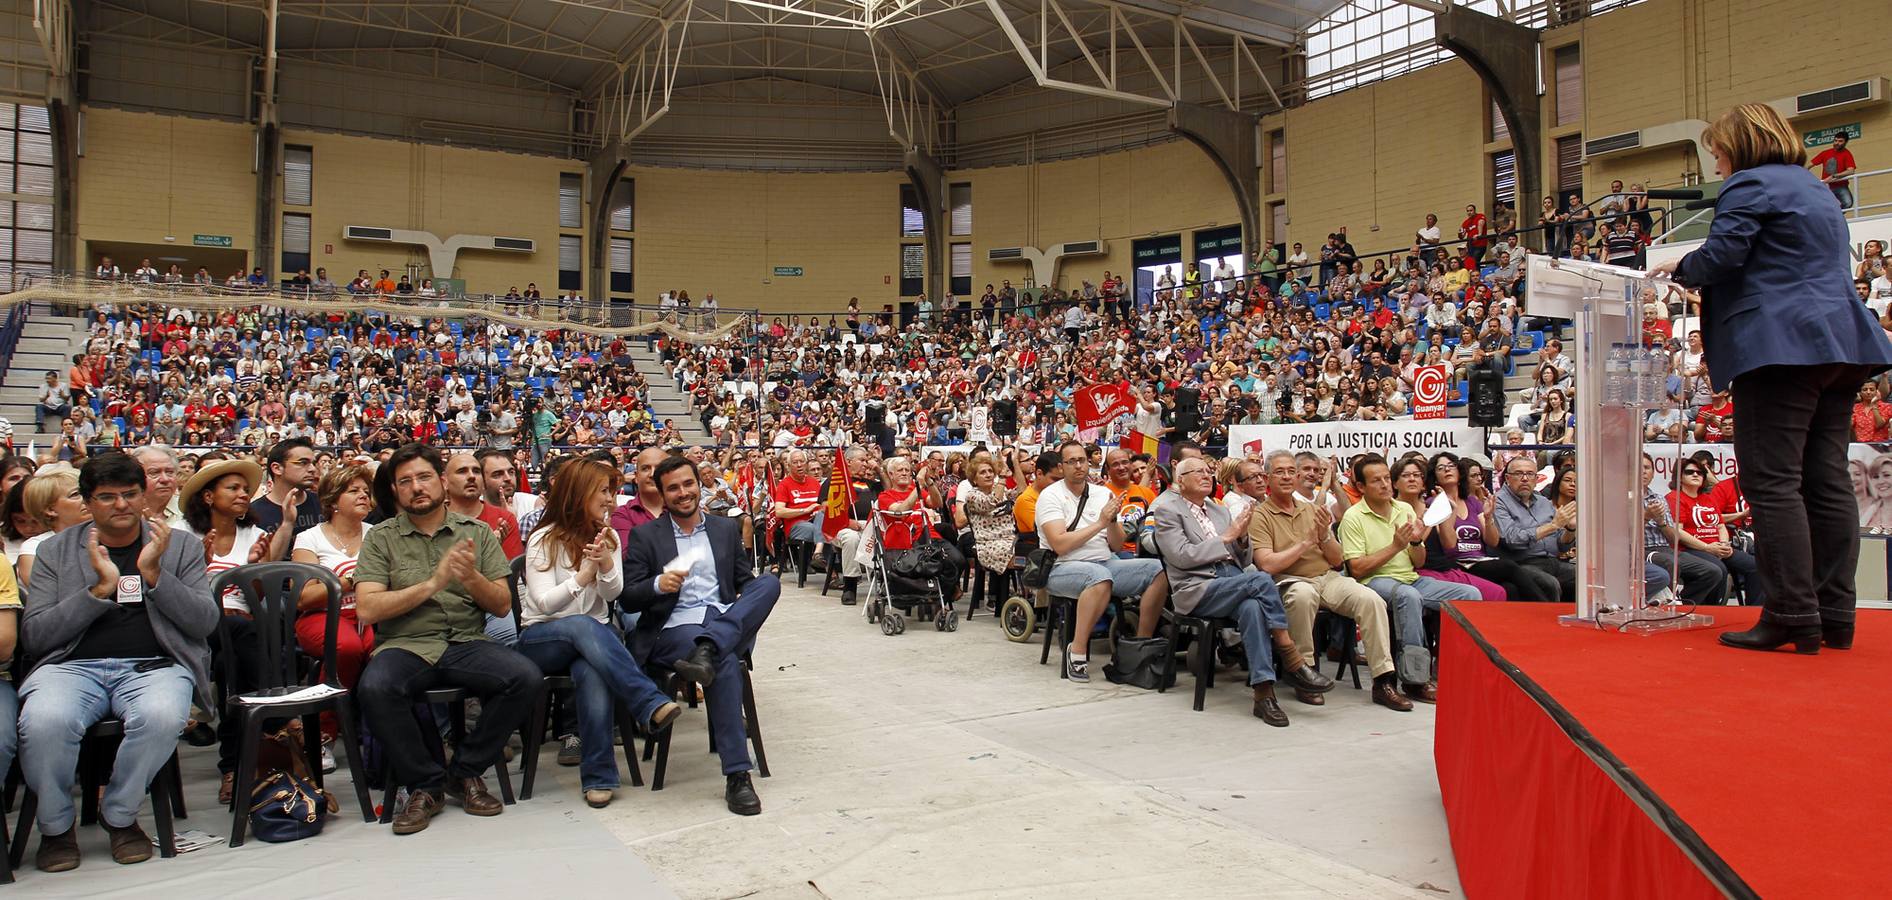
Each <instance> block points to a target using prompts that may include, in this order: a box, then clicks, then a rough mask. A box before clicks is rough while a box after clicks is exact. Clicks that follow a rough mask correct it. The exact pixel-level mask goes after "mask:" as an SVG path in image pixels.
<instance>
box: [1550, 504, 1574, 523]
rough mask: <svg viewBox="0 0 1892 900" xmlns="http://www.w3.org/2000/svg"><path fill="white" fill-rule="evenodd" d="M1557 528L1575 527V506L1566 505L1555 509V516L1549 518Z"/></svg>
mask: <svg viewBox="0 0 1892 900" xmlns="http://www.w3.org/2000/svg"><path fill="white" fill-rule="evenodd" d="M1551 521H1552V522H1554V523H1556V525H1557V527H1559V528H1575V527H1577V504H1575V503H1566V504H1564V505H1562V506H1560V507H1558V508H1557V515H1556V516H1554V517H1552V518H1551Z"/></svg>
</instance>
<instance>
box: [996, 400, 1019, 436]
mask: <svg viewBox="0 0 1892 900" xmlns="http://www.w3.org/2000/svg"><path fill="white" fill-rule="evenodd" d="M992 433H993V434H995V435H998V436H999V437H1007V438H1009V437H1017V436H1018V401H1016V400H995V401H993V403H992Z"/></svg>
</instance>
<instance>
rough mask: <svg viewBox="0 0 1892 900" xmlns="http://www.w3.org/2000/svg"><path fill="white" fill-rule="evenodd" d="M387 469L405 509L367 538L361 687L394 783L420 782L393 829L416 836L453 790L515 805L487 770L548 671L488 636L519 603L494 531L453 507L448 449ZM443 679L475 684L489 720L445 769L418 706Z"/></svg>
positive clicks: (420, 453) (495, 809)
mask: <svg viewBox="0 0 1892 900" xmlns="http://www.w3.org/2000/svg"><path fill="white" fill-rule="evenodd" d="M385 466H386V468H385V472H386V475H385V479H386V481H385V482H384V483H385V484H386V486H387V487H388V489H389V491H390V492H391V493H392V495H393V497H394V502H395V507H396V508H397V509H398V511H399V512H398V514H396V515H395V516H394V517H393V518H391V519H388V520H387V521H385V522H382V523H380V524H379V525H376V526H374V527H373V528H371V529H369V530H368V533H367V534H366V535H364V536H363V538H362V542H361V557H360V561H359V562H358V563H357V565H356V568H355V578H356V582H355V584H356V588H355V590H356V602H357V606H356V615H357V616H358V617H359V618H360V620H361V622H362V623H363V624H365V625H373V626H374V628H375V648H374V657H373V658H372V659H370V660H369V661H368V665H367V667H366V668H364V669H363V670H362V673H361V680H360V682H359V683H358V684H357V685H356V688H355V691H356V695H357V696H358V697H359V698H360V701H361V708H362V713H363V715H364V716H366V718H367V721H368V726H369V727H370V728H371V729H373V731H374V733H375V735H376V736H378V737H379V738H380V739H381V743H382V747H383V752H385V753H386V754H387V758H388V761H389V763H390V765H391V767H392V768H393V771H394V778H395V780H396V781H395V783H396V784H399V785H403V786H406V787H407V788H409V789H410V791H411V793H410V794H409V797H408V801H407V806H406V807H405V808H404V809H402V810H401V811H400V813H398V814H397V815H396V816H395V817H394V833H395V834H413V833H415V832H418V831H422V830H424V829H426V827H427V823H428V822H429V820H431V819H432V818H433V816H434V815H435V814H436V813H438V812H439V811H440V809H441V807H442V805H443V798H442V794H443V792H444V794H445V795H446V796H448V797H453V798H456V799H458V800H460V801H461V805H462V807H463V808H464V809H465V810H466V811H467V813H468V814H470V815H476V816H496V815H499V814H500V813H501V812H504V811H505V807H504V806H502V805H501V804H500V802H499V800H498V799H497V798H495V797H494V796H493V795H492V794H491V793H490V792H488V791H487V789H486V781H485V778H484V777H483V775H482V773H484V772H485V771H486V770H487V769H489V768H491V767H492V766H493V765H495V764H496V763H498V762H500V758H501V757H500V754H501V752H502V750H503V749H504V747H505V744H506V738H507V736H508V735H510V734H512V733H513V732H514V731H517V730H518V729H519V725H520V723H521V722H523V721H525V718H526V716H527V715H528V714H530V713H531V711H532V705H533V702H534V701H535V700H536V698H537V694H538V691H539V686H540V683H541V677H540V675H539V670H538V667H536V666H534V665H533V664H532V662H531V661H530V660H528V659H526V658H525V657H523V656H520V655H519V654H518V653H515V652H513V651H512V650H510V649H507V648H506V647H504V646H501V645H499V644H497V643H494V642H493V641H492V640H491V639H489V638H487V636H486V633H485V626H486V617H487V616H488V615H494V616H501V615H507V614H509V613H511V612H512V592H511V591H510V590H509V589H508V588H507V585H506V576H507V574H508V567H507V564H506V556H505V554H504V553H503V552H502V551H501V550H500V547H499V538H498V537H497V536H495V535H494V534H493V531H492V529H491V528H488V527H487V526H486V525H485V524H484V523H482V522H480V521H479V520H477V519H473V518H469V517H467V516H464V515H461V514H459V513H456V512H453V511H452V510H451V509H449V508H448V507H447V502H446V488H445V485H444V483H443V482H442V480H441V474H442V472H444V471H445V469H446V464H445V462H444V461H443V460H442V459H441V458H440V452H439V451H437V450H435V449H433V448H432V447H428V446H426V445H423V444H407V445H405V446H403V447H401V448H400V449H398V450H396V451H394V454H393V455H392V456H391V457H389V458H388V461H387V463H386V464H385ZM377 477H378V478H379V477H382V476H377ZM437 687H461V688H466V689H467V690H469V691H471V692H472V693H473V694H475V695H476V696H478V697H479V698H480V701H481V703H480V707H481V712H480V717H479V722H478V723H477V724H476V725H474V727H473V729H472V730H471V731H469V732H468V733H467V735H466V737H465V739H464V740H462V741H461V743H460V746H459V747H456V748H454V750H453V751H452V755H451V759H452V760H453V761H452V763H450V764H448V765H447V766H445V767H442V766H441V764H440V763H439V762H437V761H436V760H435V759H434V758H433V756H432V754H430V753H429V752H428V750H427V743H426V742H425V741H424V739H423V738H422V737H421V733H420V724H419V723H418V722H417V721H415V719H414V710H413V706H414V701H415V699H416V696H417V694H418V693H419V692H421V691H424V690H428V689H431V688H437Z"/></svg>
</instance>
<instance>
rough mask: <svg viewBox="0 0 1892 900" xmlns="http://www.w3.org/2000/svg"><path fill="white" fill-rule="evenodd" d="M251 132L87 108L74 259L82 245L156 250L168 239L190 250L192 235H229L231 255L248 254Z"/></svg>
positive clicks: (252, 207) (252, 216) (252, 237)
mask: <svg viewBox="0 0 1892 900" xmlns="http://www.w3.org/2000/svg"><path fill="white" fill-rule="evenodd" d="M251 133H252V132H251V129H249V128H248V127H246V126H244V125H240V124H236V123H231V122H217V121H211V120H209V119H192V118H186V117H183V116H160V115H152V114H147V113H135V112H124V111H121V110H116V109H104V108H97V107H93V108H88V109H86V110H85V155H84V156H82V157H80V158H79V162H78V178H79V185H80V187H79V191H78V198H79V203H78V207H79V208H78V216H77V223H78V244H77V246H76V248H75V250H76V252H77V258H79V259H81V260H86V255H85V242H86V241H106V242H112V243H138V244H157V245H162V244H164V243H165V240H164V239H165V237H166V236H170V237H174V238H176V239H177V242H178V243H181V244H182V245H184V246H189V245H190V242H191V236H192V235H195V234H217V235H229V236H230V239H231V243H232V244H233V245H234V247H235V249H239V250H254V249H255V246H256V228H255V221H256V201H255V198H256V176H255V175H254V174H252V172H251V163H252V151H253V149H254V143H253V141H252V140H251ZM86 261H87V263H88V266H89V264H90V262H91V261H90V260H86ZM119 265H120V266H121V267H127V268H128V267H130V266H135V265H137V261H136V260H121V261H119ZM216 274H217V275H218V276H219V277H221V276H224V275H228V274H229V273H228V272H218V273H216Z"/></svg>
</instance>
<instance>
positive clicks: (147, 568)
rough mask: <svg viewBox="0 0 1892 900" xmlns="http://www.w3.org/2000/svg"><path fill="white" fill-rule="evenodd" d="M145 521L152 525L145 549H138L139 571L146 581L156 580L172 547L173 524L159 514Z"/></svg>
mask: <svg viewBox="0 0 1892 900" xmlns="http://www.w3.org/2000/svg"><path fill="white" fill-rule="evenodd" d="M145 523H146V524H148V525H150V526H151V535H150V536H149V537H147V538H145V546H144V549H143V550H140V551H138V573H139V574H140V575H143V576H144V579H145V580H146V581H149V582H155V581H157V580H158V571H159V569H160V567H161V564H162V563H163V561H164V551H166V550H169V549H170V548H171V525H170V523H169V522H166V521H164V519H162V518H160V517H158V516H146V517H145ZM93 539H94V540H97V539H98V532H97V531H94V532H93ZM108 559H109V558H108ZM206 559H208V557H206ZM205 564H206V565H208V564H209V563H208V562H206V563H205ZM114 569H116V567H114Z"/></svg>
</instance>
